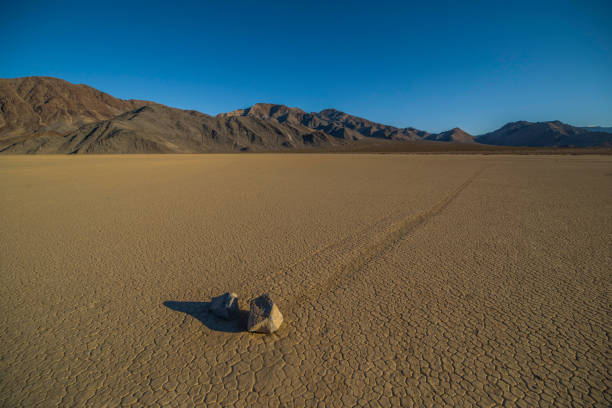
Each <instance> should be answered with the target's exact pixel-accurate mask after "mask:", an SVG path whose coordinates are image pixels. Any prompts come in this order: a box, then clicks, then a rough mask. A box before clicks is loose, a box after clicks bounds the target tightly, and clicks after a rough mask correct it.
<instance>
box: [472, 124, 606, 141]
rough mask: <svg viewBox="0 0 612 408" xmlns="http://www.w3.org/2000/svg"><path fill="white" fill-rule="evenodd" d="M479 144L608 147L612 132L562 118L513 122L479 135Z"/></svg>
mask: <svg viewBox="0 0 612 408" xmlns="http://www.w3.org/2000/svg"><path fill="white" fill-rule="evenodd" d="M476 140H477V142H479V143H485V144H491V145H501V146H534V147H544V146H556V147H564V146H572V147H586V146H609V145H611V144H612V135H611V134H609V133H603V132H590V131H587V130H584V129H582V128H578V127H575V126H571V125H568V124H565V123H562V122H559V121H552V122H526V121H520V122H511V123H508V124H506V125H504V126H503V127H501V128H500V129H498V130H496V131H494V132H490V133H487V134H485V135H481V136H479V137H478V138H477V139H476Z"/></svg>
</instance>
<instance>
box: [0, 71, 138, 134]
mask: <svg viewBox="0 0 612 408" xmlns="http://www.w3.org/2000/svg"><path fill="white" fill-rule="evenodd" d="M147 103H149V102H145V101H137V100H127V101H126V100H123V99H118V98H114V97H112V96H110V95H109V94H106V93H104V92H100V91H98V90H96V89H94V88H91V87H89V86H87V85H74V84H71V83H70V82H67V81H64V80H62V79H57V78H49V77H26V78H14V79H0V139H2V138H9V137H13V136H40V135H48V136H52V135H63V134H66V133H68V132H71V131H75V130H77V129H78V128H79V127H81V126H83V125H86V124H88V123H94V122H98V121H101V120H106V119H110V118H112V117H114V116H117V115H119V114H122V113H124V112H126V111H129V110H132V109H136V108H138V107H141V106H143V105H145V104H147Z"/></svg>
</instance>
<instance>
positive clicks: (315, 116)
mask: <svg viewBox="0 0 612 408" xmlns="http://www.w3.org/2000/svg"><path fill="white" fill-rule="evenodd" d="M373 140H378V141H390V142H391V141H392V142H396V143H403V142H406V143H415V142H421V143H449V144H476V143H479V144H483V143H485V144H491V145H506V146H579V147H581V146H610V145H612V134H610V133H606V132H602V131H598V130H594V129H592V128H578V127H574V126H570V125H567V124H564V123H561V122H558V121H553V122H537V123H532V122H525V121H521V122H512V123H508V124H506V125H505V126H503V127H502V128H500V129H498V130H496V131H494V132H490V133H487V134H485V135H481V136H479V137H473V136H472V135H470V134H468V133H466V132H465V131H463V130H461V129H459V128H454V129H451V130H449V131H446V132H442V133H437V134H436V133H429V132H426V131H424V130H419V129H415V128H412V127H407V128H397V127H394V126H389V125H383V124H380V123H376V122H372V121H369V120H367V119H364V118H360V117H357V116H353V115H349V114H347V113H344V112H341V111H338V110H335V109H325V110H322V111H320V112H310V113H307V112H305V111H303V110H301V109H299V108H291V107H287V106H284V105H275V104H266V103H258V104H255V105H253V106H251V107H249V108H246V109H239V110H235V111H233V112H228V113H222V114H219V115H216V116H211V115H207V114H204V113H200V112H197V111H193V110H182V109H176V108H171V107H168V106H164V105H161V104H158V103H155V102H149V101H142V100H133V99H130V100H123V99H118V98H115V97H113V96H111V95H108V94H106V93H104V92H101V91H98V90H96V89H94V88H91V87H89V86H87V85H75V84H71V83H69V82H67V81H64V80H61V79H57V78H50V77H25V78H15V79H0V153H29V154H32V153H63V154H75V153H205V152H236V151H238V152H239V151H279V150H280V151H282V150H290V149H309V148H326V149H331V150H333V149H334V148H347V147H349V148H350V147H351V146H360V145H361V144H363V143H367V142H368V141H373Z"/></svg>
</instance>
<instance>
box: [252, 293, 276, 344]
mask: <svg viewBox="0 0 612 408" xmlns="http://www.w3.org/2000/svg"><path fill="white" fill-rule="evenodd" d="M282 323H283V315H282V314H281V312H280V310H278V307H277V306H276V305H275V304H274V302H273V301H272V299H270V296H269V295H268V294H263V295H261V296H260V297H258V298H255V299H253V300H251V310H250V313H249V321H248V323H247V330H248V331H250V332H256V333H267V334H269V333H272V332H275V331H276V330H278V328H279V327H280V326H281V324H282Z"/></svg>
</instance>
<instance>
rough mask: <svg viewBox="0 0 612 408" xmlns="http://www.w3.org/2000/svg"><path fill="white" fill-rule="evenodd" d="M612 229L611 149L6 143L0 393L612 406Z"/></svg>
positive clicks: (39, 399)
mask: <svg viewBox="0 0 612 408" xmlns="http://www.w3.org/2000/svg"><path fill="white" fill-rule="evenodd" d="M611 236H612V157H610V156H501V155H499V156H479V155H469V156H468V155H465V156H464V155H432V156H429V155H422V156H419V155H373V154H372V155H370V154H362V155H348V154H347V155H332V154H320V155H319V154H306V155H301V154H261V155H199V156H198V155H184V156H162V155H158V156H156V155H150V156H147V155H142V156H85V157H74V156H36V157H25V156H10V157H2V158H0V272H1V278H2V285H0V308H1V309H0V310H1V313H0V406H6V407H12V406H44V407H49V406H85V405H87V406H118V405H124V406H130V405H133V406H158V405H164V406H193V405H198V406H202V405H203V404H206V405H208V406H216V405H220V406H245V407H246V406H249V407H250V406H265V405H269V406H283V405H284V406H316V405H319V406H352V405H360V406H362V405H370V406H400V405H401V406H436V405H437V406H453V405H455V406H457V405H477V406H499V405H507V406H525V407H533V406H537V405H538V404H539V405H541V406H571V405H575V406H601V407H607V406H610V405H611V404H612V391H611V387H612V378H611V374H610V366H611V359H612V355H611V351H610V350H611V348H610V331H611V328H612V321H611V317H610V316H611V314H610V312H611V309H610V305H611V304H612V296H611V288H612V286H611V284H612V274H611V273H610V271H611V270H612V247H611V240H610V237H611ZM226 291H234V292H236V293H238V294H239V296H240V297H241V307H242V309H247V308H248V300H249V299H251V298H253V297H255V296H257V295H259V294H261V293H263V292H269V293H270V294H271V296H272V297H273V299H274V300H275V301H276V302H277V304H278V306H279V308H280V310H281V312H282V313H283V315H284V316H285V322H284V324H283V326H282V327H281V329H280V330H279V331H278V332H276V333H274V334H272V335H269V336H266V335H256V334H251V333H247V332H245V331H244V330H243V328H242V326H241V324H240V323H239V322H225V321H221V320H218V319H217V318H215V317H212V316H211V315H209V314H208V312H207V308H206V306H207V303H206V302H208V301H209V300H210V298H211V297H212V296H216V295H219V294H221V293H223V292H226Z"/></svg>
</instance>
